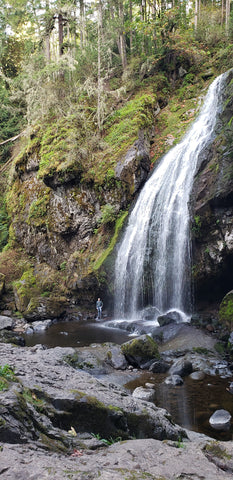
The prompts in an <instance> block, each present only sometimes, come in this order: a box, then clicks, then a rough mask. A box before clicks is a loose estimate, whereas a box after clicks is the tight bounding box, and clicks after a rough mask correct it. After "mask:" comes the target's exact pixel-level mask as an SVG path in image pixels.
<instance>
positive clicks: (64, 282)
mask: <svg viewBox="0 0 233 480" xmlns="http://www.w3.org/2000/svg"><path fill="white" fill-rule="evenodd" d="M179 58H180V60H179V63H176V65H175V67H174V70H173V71H172V76H171V72H170V71H169V69H168V71H167V73H166V74H165V73H162V72H161V71H158V66H157V67H155V66H154V65H153V62H152V63H151V65H150V63H149V62H148V64H147V69H146V72H145V71H144V70H143V74H142V77H141V79H140V87H139V86H138V85H139V83H138V84H137V81H136V80H135V79H134V80H135V84H134V89H133V90H132V91H130V93H129V92H126V93H125V96H123V97H122V100H121V102H119V104H117V102H116V103H115V106H114V109H113V113H112V114H111V115H110V116H109V118H108V120H107V121H106V123H105V130H104V131H103V132H102V133H101V134H100V133H96V130H95V131H94V130H93V125H92V126H90V124H88V123H85V122H84V121H82V118H81V117H80V112H79V114H77V115H75V114H74V113H73V114H70V113H69V112H67V114H63V115H62V116H60V117H59V116H58V117H55V116H50V117H48V118H47V117H46V118H44V119H43V120H41V121H40V122H38V124H37V125H34V127H33V128H32V129H31V130H30V132H29V133H28V134H27V135H26V136H24V137H23V138H22V140H21V143H20V145H19V146H18V148H19V149H20V153H19V154H18V155H17V156H16V158H15V160H14V164H13V165H12V168H11V172H10V174H9V182H8V190H7V195H6V206H7V213H8V217H9V223H10V228H9V239H8V244H7V246H6V247H5V249H4V251H3V252H2V254H1V257H0V270H1V272H2V273H3V274H5V277H6V278H5V285H6V294H7V295H8V293H9V291H10V289H11V288H12V287H13V290H14V300H13V301H12V298H11V303H10V305H9V306H10V308H11V309H12V310H14V309H15V310H17V311H19V312H20V313H21V314H22V315H23V316H25V317H26V318H28V319H29V320H30V319H31V320H34V319H37V318H54V317H59V316H61V315H63V314H64V313H67V312H68V311H70V309H71V311H72V310H74V309H75V308H76V307H75V305H78V307H81V308H82V307H83V308H85V309H87V308H91V309H93V311H94V304H95V299H96V297H97V296H99V295H101V297H102V298H103V299H104V303H105V306H106V305H108V306H109V311H110V310H111V305H112V297H113V289H114V285H113V272H114V255H115V248H114V247H115V245H116V243H117V241H118V239H119V235H120V232H121V231H122V228H123V226H124V223H125V221H126V218H127V214H128V211H129V209H130V206H131V205H132V203H133V202H134V200H135V198H136V196H137V194H138V192H139V191H140V189H141V187H142V185H143V184H144V182H145V181H146V179H147V177H148V174H149V172H150V170H151V168H152V167H153V165H154V163H155V162H156V160H157V159H158V158H159V156H160V155H161V154H163V153H164V152H165V151H167V150H168V149H169V148H170V145H172V144H174V143H176V142H177V141H179V139H180V137H181V136H182V134H183V133H184V132H185V130H186V128H187V127H188V126H189V124H190V123H191V122H192V121H193V119H194V117H195V115H196V113H197V111H198V109H199V104H200V102H199V101H198V95H199V94H200V93H201V92H202V93H203V88H205V87H206V86H208V84H209V83H210V77H211V76H213V75H214V72H213V71H212V72H211V75H208V78H204V75H203V74H202V71H201V62H202V57H201V55H197V56H196V58H195V63H194V60H193V59H192V60H191V59H190V61H189V62H188V63H187V62H186V63H184V62H185V58H184V57H182V55H180V57H179ZM182 62H183V65H184V67H185V68H187V69H188V71H186V70H184V69H183V70H182V71H181V70H180V68H181V66H182ZM192 62H193V63H192ZM159 68H161V65H160V67H159ZM136 71H137V75H138V69H137V70H136ZM132 72H133V70H132ZM185 72H186V73H185ZM133 75H136V74H135V73H132V77H133ZM229 79H230V76H229ZM228 89H229V90H227V91H226V93H225V100H227V99H228V98H230V95H231V93H230V92H231V90H230V89H232V84H231V83H230V80H229V86H228ZM127 95H128V97H127ZM229 108H230V103H229V102H228V104H227V105H226V106H225V108H224V110H223V114H222V120H221V121H222V125H223V127H222V130H221V129H220V130H219V137H217V139H216V140H215V143H214V144H213V146H212V147H211V152H212V153H210V154H211V162H212V163H211V164H210V166H209V170H210V178H211V182H213V184H215V183H216V182H218V185H220V184H221V185H222V187H219V188H220V190H218V192H219V193H218V200H217V204H216V200H215V196H214V194H211V195H212V196H211V195H210V194H209V197H208V198H207V201H206V205H207V206H208V207H206V208H207V210H208V209H212V210H213V211H214V213H213V214H212V213H211V215H212V216H211V218H214V219H215V225H216V226H217V227H216V228H217V229H218V230H219V235H220V226H221V228H222V225H221V224H218V218H219V217H221V216H220V215H219V216H218V217H216V215H217V214H216V211H215V210H216V208H217V210H218V211H220V210H221V209H222V208H223V205H224V208H225V203H226V202H227V208H228V207H229V202H230V198H231V195H232V176H231V165H230V155H231V151H230V147H229V145H230V140H227V138H228V137H229V139H230V136H231V129H232V122H231V119H230V118H228V117H229V111H230V110H229ZM224 112H225V113H224ZM227 112H228V113H227ZM224 115H225V116H226V118H225V117H224ZM226 124H227V125H228V126H227V128H225V127H224V126H225V125H226ZM223 139H224V140H223ZM224 142H225V143H224ZM223 145H224V147H223ZM223 148H224V149H225V150H224V165H223V163H222V152H223V150H222V149H223ZM210 154H209V155H210ZM212 164H213V165H214V166H211V165H212ZM204 165H205V168H207V166H206V165H207V164H206V163H205V164H204ZM218 165H220V166H218ZM220 172H221V179H222V180H223V179H224V183H221V182H220ZM215 177H216V179H215ZM226 177H227V178H226ZM222 180H221V181H222ZM213 188H214V187H213ZM197 190H198V188H197ZM212 190H213V189H212ZM212 190H211V191H212ZM227 192H228V193H227ZM198 195H199V194H198V192H197V207H195V208H196V211H195V213H194V218H199V217H200V222H201V225H204V219H207V220H205V221H206V222H207V225H208V222H209V218H210V217H209V216H208V215H209V214H208V215H207V214H206V210H205V209H204V210H203V211H202V210H201V209H200V207H199V203H198V198H199V197H198ZM227 199H228V200H227ZM224 202H225V203H224ZM229 208H231V207H229ZM208 211H209V210H208ZM215 217H216V218H215ZM224 218H225V217H224ZM229 218H230V217H229ZM219 221H220V222H221V218H220V219H219ZM211 222H212V220H211ZM225 222H227V217H226V220H225ZM205 238H206V237H205ZM205 238H204V237H203V239H202V246H201V249H202V250H201V251H203V245H205V241H206V239H205ZM195 241H196V244H197V247H195V248H196V249H195V252H196V258H198V255H199V253H198V251H199V250H198V242H199V238H197V236H196V235H195ZM228 243H229V242H228ZM207 247H208V245H207V246H206V247H205V248H207ZM228 258H229V257H228ZM199 263H200V264H202V263H203V262H202V260H201V261H200V262H199ZM226 268H228V267H226ZM220 269H221V271H223V270H222V266H221V268H220ZM228 270H229V269H228ZM228 270H227V271H228ZM213 274H214V270H213ZM197 278H198V281H199V279H200V284H201V281H202V277H201V274H200V273H198V275H197ZM5 304H6V297H4V298H3V301H2V306H4V305H5Z"/></svg>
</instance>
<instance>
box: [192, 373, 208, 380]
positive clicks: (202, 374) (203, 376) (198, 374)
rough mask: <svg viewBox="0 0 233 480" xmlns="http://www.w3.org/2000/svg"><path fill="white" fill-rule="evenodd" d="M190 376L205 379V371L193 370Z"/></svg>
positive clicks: (193, 378) (195, 378)
mask: <svg viewBox="0 0 233 480" xmlns="http://www.w3.org/2000/svg"><path fill="white" fill-rule="evenodd" d="M190 378H191V379H192V380H195V381H199V380H203V378H205V373H204V372H193V373H191V374H190Z"/></svg>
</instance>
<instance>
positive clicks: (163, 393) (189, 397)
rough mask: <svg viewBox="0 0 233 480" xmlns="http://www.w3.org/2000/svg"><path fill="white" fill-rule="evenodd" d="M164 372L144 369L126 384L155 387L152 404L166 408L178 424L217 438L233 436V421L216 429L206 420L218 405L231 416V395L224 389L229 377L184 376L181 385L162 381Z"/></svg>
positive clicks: (129, 387)
mask: <svg viewBox="0 0 233 480" xmlns="http://www.w3.org/2000/svg"><path fill="white" fill-rule="evenodd" d="M164 379H165V375H164V374H163V375H162V374H150V373H145V374H143V375H142V376H141V377H139V378H137V379H135V380H133V381H132V382H129V383H127V384H126V385H125V386H126V387H127V388H128V389H129V390H130V391H133V390H134V389H135V388H136V387H138V386H144V385H145V383H146V382H149V383H153V384H154V388H155V401H154V403H155V405H156V406H158V407H162V408H165V409H166V410H167V411H168V412H169V413H170V414H171V416H172V419H173V420H174V421H175V423H177V424H178V425H181V426H182V427H184V428H187V429H189V430H193V431H196V432H199V433H204V434H205V435H208V436H210V437H212V438H215V439H217V440H233V421H232V424H231V428H230V429H229V430H227V431H223V430H220V431H218V430H215V429H214V428H213V427H211V425H210V424H209V418H210V417H211V415H212V414H213V413H214V412H215V411H216V410H220V409H225V410H227V411H228V412H230V413H231V415H232V419H233V395H232V394H230V393H229V392H228V391H227V388H228V386H229V383H230V381H231V380H232V379H231V380H230V379H229V378H220V377H218V376H209V375H206V376H205V377H204V379H202V380H199V381H197V380H192V378H191V377H186V378H185V379H184V384H183V385H181V386H177V387H174V386H171V385H166V384H165V383H164Z"/></svg>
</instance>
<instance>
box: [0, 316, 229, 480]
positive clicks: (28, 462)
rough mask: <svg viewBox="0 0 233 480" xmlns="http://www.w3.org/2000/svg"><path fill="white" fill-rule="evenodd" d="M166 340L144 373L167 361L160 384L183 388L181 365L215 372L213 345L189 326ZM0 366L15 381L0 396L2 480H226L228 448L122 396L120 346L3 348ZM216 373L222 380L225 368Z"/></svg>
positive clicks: (125, 375)
mask: <svg viewBox="0 0 233 480" xmlns="http://www.w3.org/2000/svg"><path fill="white" fill-rule="evenodd" d="M172 330H173V331H172ZM180 330H182V334H181V331H180ZM166 331H167V332H168V333H167V339H166V343H165V344H163V345H161V346H160V360H159V362H160V363H159V364H158V360H157V359H156V360H155V361H154V362H150V364H151V365H152V369H153V368H158V365H160V367H161V365H162V366H164V365H165V364H166V363H168V360H169V359H170V360H169V361H170V364H169V370H168V377H169V375H170V377H172V376H173V375H174V374H176V373H177V372H178V373H179V375H180V377H181V378H182V375H185V369H186V370H187V369H188V370H190V364H192V368H193V370H194V371H199V372H200V371H207V372H209V371H210V370H211V371H212V373H214V371H215V369H217V368H218V367H219V365H220V360H219V358H218V356H217V354H216V353H215V354H214V353H211V349H212V348H213V346H214V342H215V340H214V338H213V337H212V336H210V335H206V334H203V333H201V332H200V331H197V330H194V329H193V327H191V326H188V325H186V326H183V327H182V328H181V327H179V328H178V327H177V329H176V333H175V332H174V327H173V328H171V330H170V333H169V329H168V328H167V327H166ZM182 339H183V340H182ZM189 342H190V343H189ZM194 343H195V345H198V346H199V348H203V349H204V348H205V349H209V350H210V353H209V355H208V358H206V356H205V355H204V354H203V355H202V354H200V353H199V354H197V353H195V352H194V351H193V350H192V351H191V348H193V344H194ZM172 352H173V354H172ZM6 364H7V365H9V366H10V367H12V369H13V370H14V376H13V377H11V378H8V379H7V387H6V388H5V389H3V390H2V391H1V392H0V398H1V403H0V478H1V479H2V480H5V479H12V480H21V479H22V480H24V479H25V478H27V479H33V480H44V479H48V478H49V479H54V480H60V479H61V480H63V479H65V480H66V479H67V480H68V479H73V480H74V479H75V480H76V479H77V480H84V479H85V480H86V479H88V480H94V479H96V478H99V479H100V480H107V479H112V480H142V479H145V478H148V479H150V478H151V479H154V480H177V479H184V480H191V479H192V480H224V479H226V480H228V479H232V474H233V442H232V441H230V442H218V441H215V440H213V439H211V438H208V437H206V436H204V435H200V434H197V433H193V432H190V431H187V430H184V429H183V428H181V427H179V426H178V425H175V424H174V422H173V421H172V418H171V416H170V415H169V414H168V412H167V411H166V410H164V409H162V408H157V407H156V406H155V405H154V404H153V403H152V402H150V401H146V400H142V399H140V398H137V397H135V396H133V395H131V394H130V393H129V391H127V390H125V388H124V387H123V386H122V384H123V383H125V381H128V380H129V378H135V376H136V375H138V374H139V370H138V369H135V368H134V367H133V366H132V365H129V364H128V363H127V362H126V359H125V357H124V355H123V354H122V352H121V349H120V346H117V345H113V344H105V345H96V344H94V345H91V346H90V347H85V348H60V347H56V348H52V349H45V348H43V346H41V345H38V346H35V347H23V348H22V347H19V346H13V345H12V344H5V343H2V344H1V349H0V365H2V366H3V365H6ZM222 368H223V369H224V374H226V373H227V368H228V366H227V365H226V364H224V362H222ZM186 374H187V371H186ZM228 374H229V375H231V373H230V372H229V370H228ZM97 377H98V378H97ZM144 398H145V397H144Z"/></svg>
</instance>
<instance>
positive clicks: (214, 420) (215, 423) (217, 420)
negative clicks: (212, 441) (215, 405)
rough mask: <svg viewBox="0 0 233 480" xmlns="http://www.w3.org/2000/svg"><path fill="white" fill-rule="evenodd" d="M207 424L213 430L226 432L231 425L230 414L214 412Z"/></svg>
mask: <svg viewBox="0 0 233 480" xmlns="http://www.w3.org/2000/svg"><path fill="white" fill-rule="evenodd" d="M209 423H210V425H211V427H213V428H214V429H215V430H228V429H229V428H230V423H231V414H230V413H229V412H228V411H227V410H224V409H221V410H216V412H214V413H213V415H212V416H211V417H210V419H209Z"/></svg>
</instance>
